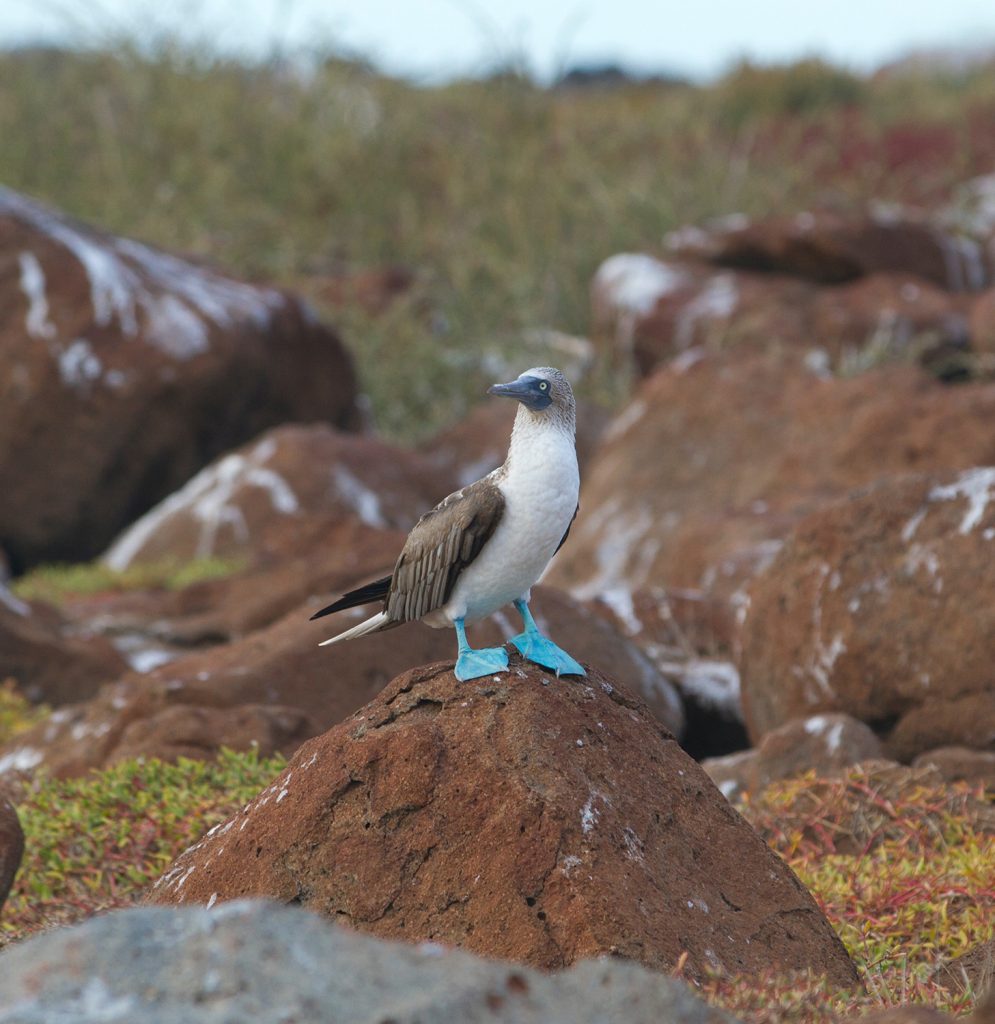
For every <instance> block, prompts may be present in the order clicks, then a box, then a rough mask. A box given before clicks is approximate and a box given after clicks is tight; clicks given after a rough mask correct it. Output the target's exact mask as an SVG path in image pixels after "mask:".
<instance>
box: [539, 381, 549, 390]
mask: <svg viewBox="0 0 995 1024" xmlns="http://www.w3.org/2000/svg"><path fill="white" fill-rule="evenodd" d="M539 390H540V391H548V390H549V385H548V384H547V383H546V382H545V381H543V382H542V383H541V384H540V385H539Z"/></svg>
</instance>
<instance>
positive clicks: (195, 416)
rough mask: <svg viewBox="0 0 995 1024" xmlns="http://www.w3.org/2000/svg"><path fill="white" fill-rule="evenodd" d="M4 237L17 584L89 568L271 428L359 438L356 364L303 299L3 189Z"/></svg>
mask: <svg viewBox="0 0 995 1024" xmlns="http://www.w3.org/2000/svg"><path fill="white" fill-rule="evenodd" d="M0 234H2V236H3V244H2V245H0V297H2V302H0V309H2V313H0V360H2V362H3V365H4V367H5V372H4V373H3V375H2V376H0V494H3V495H4V500H3V502H2V503H0V546H2V547H3V548H4V549H5V550H6V551H7V554H8V555H9V556H10V558H11V561H12V564H13V566H14V568H15V569H16V570H21V569H24V568H25V567H27V566H30V565H32V564H35V563H37V562H39V561H70V560H82V559H86V558H89V557H92V556H94V555H97V554H98V553H99V552H100V551H101V550H103V548H104V547H105V546H106V545H107V544H108V543H109V541H110V540H111V539H112V538H113V537H114V535H115V534H116V533H118V531H120V530H121V528H122V527H124V526H125V525H126V524H127V523H129V522H131V521H132V520H134V519H135V518H136V516H138V515H139V514H141V513H142V512H144V511H145V510H146V509H148V508H150V507H151V506H152V505H154V504H155V503H156V502H157V501H159V500H160V499H161V498H163V497H164V496H165V495H167V494H170V493H171V492H172V491H174V490H175V489H176V488H177V487H179V486H180V485H181V484H183V483H184V482H185V481H187V480H189V479H190V477H191V476H193V475H194V473H196V472H197V471H198V470H199V469H200V468H201V467H202V466H204V465H205V464H206V463H207V462H209V461H210V460H211V459H212V458H214V457H215V456H217V455H218V454H219V453H221V452H224V451H228V450H230V449H231V448H233V447H235V446H236V445H238V444H242V443H243V442H245V441H246V440H247V439H249V438H251V437H254V436H256V435H257V434H259V433H260V432H261V431H262V430H264V429H266V428H267V427H269V426H272V425H274V424H276V423H282V422H285V421H288V420H298V421H300V420H304V421H312V420H326V421H328V422H331V423H334V424H335V425H337V426H340V427H351V426H353V425H355V424H356V423H357V412H356V385H355V377H354V373H353V368H352V363H351V360H350V358H349V356H348V354H347V352H346V351H345V349H344V347H343V346H342V344H341V342H340V341H339V339H338V337H337V336H336V335H335V334H334V333H333V332H332V331H330V330H329V329H327V328H325V327H322V326H321V325H320V324H319V323H318V322H317V321H316V319H315V318H314V315H313V314H312V312H311V311H310V309H309V308H308V307H307V306H305V305H304V304H303V303H302V302H301V301H300V300H298V299H297V298H295V297H293V296H291V295H288V294H286V293H283V292H280V291H277V290H275V289H272V288H265V287H261V286H256V285H252V284H247V283H244V282H241V281H236V280H233V279H232V278H229V277H226V276H224V275H222V274H220V273H217V272H216V271H213V270H209V269H207V268H205V267H202V266H198V265H196V264H194V263H191V262H189V261H186V260H183V259H179V258H177V257H175V256H171V255H169V254H167V253H164V252H160V251H158V250H156V249H153V248H151V247H149V246H146V245H143V244H141V243H139V242H135V241H132V240H130V239H126V238H118V237H115V236H113V235H109V234H105V233H103V232H101V231H98V230H96V229H94V228H90V227H87V226H85V225H83V224H80V223H78V222H76V221H74V220H72V219H70V218H69V217H66V216H64V215H62V214H61V213H58V212H57V211H54V210H52V209H49V208H48V207H45V206H43V205H41V204H40V203H37V202H35V201H34V200H32V199H29V198H27V197H25V196H22V195H19V194H17V193H16V192H13V191H11V190H9V189H0ZM39 467H44V472H39Z"/></svg>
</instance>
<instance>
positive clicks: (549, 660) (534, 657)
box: [511, 630, 587, 676]
mask: <svg viewBox="0 0 995 1024" xmlns="http://www.w3.org/2000/svg"><path fill="white" fill-rule="evenodd" d="M511 642H512V643H513V644H514V645H515V646H516V647H517V648H518V650H519V651H520V652H521V654H522V657H523V658H527V659H528V660H529V661H533V662H535V663H536V664H537V665H542V666H543V668H548V669H551V670H552V671H553V672H555V673H556V674H557V676H584V675H587V673H586V672H585V671H584V668H583V666H582V665H581V664H580V662H578V661H574V659H573V658H571V657H570V655H569V654H567V652H566V651H565V650H563V648H562V647H557V646H556V644H554V643H553V641H552V640H547V639H546V637H544V636H543V635H542V634H541V633H537V632H531V631H529V630H526V631H525V632H524V633H519V634H518V636H516V637H514V638H513V639H512V641H511Z"/></svg>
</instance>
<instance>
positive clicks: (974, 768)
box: [912, 747, 995, 793]
mask: <svg viewBox="0 0 995 1024" xmlns="http://www.w3.org/2000/svg"><path fill="white" fill-rule="evenodd" d="M912 765H913V767H919V766H921V765H928V766H930V767H932V768H935V769H936V770H937V771H938V772H939V773H940V774H941V775H942V776H943V777H944V778H945V779H947V780H948V781H949V782H970V783H972V784H974V785H979V784H980V785H981V786H983V787H984V788H985V789H990V790H991V791H992V792H993V793H995V750H972V749H971V748H970V747H937V748H936V749H935V750H927V751H926V753H925V754H919V755H918V757H916V758H915V759H914V760H913V762H912Z"/></svg>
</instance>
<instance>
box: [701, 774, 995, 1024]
mask: <svg viewBox="0 0 995 1024" xmlns="http://www.w3.org/2000/svg"><path fill="white" fill-rule="evenodd" d="M740 810H741V811H742V812H743V814H744V815H745V816H746V817H747V819H748V820H749V821H750V822H751V824H752V825H753V826H754V827H755V828H756V829H757V830H758V831H759V832H760V834H761V835H762V836H763V837H764V838H765V839H766V841H767V842H768V844H769V845H770V846H771V847H772V848H773V849H774V850H775V851H776V852H777V853H778V854H780V855H781V856H782V857H783V858H784V859H785V860H786V861H787V862H788V864H790V865H791V867H792V869H793V870H794V871H795V873H796V874H797V875H798V877H799V878H800V879H801V881H802V883H803V884H804V885H805V886H806V887H807V888H808V889H809V891H810V892H811V893H812V894H813V896H815V898H816V901H817V902H818V903H819V905H820V906H821V907H822V909H823V911H824V912H825V913H826V916H827V917H828V918H829V921H830V923H831V924H832V925H833V927H834V928H835V929H836V932H837V933H838V934H839V936H840V938H841V939H842V940H843V943H844V944H845V945H846V947H847V950H848V952H849V953H850V955H851V957H852V958H853V960H854V963H855V964H856V965H857V970H858V972H859V974H860V977H861V980H862V982H863V983H864V986H865V988H866V991H864V992H842V993H841V992H833V991H832V990H830V989H828V988H826V986H825V985H824V983H823V982H821V981H819V980H817V979H809V978H805V977H792V978H785V977H777V976H774V975H771V976H770V977H768V978H766V979H763V980H762V981H761V983H759V984H758V983H757V981H756V979H749V980H746V979H736V978H725V979H722V978H716V979H714V980H713V981H712V982H710V983H709V984H708V985H707V986H706V991H705V993H704V994H705V995H706V998H708V999H709V1000H710V1001H714V1002H718V1003H721V1004H722V1005H723V1006H725V1007H727V1008H728V1009H729V1010H730V1011H731V1012H733V1013H736V1014H738V1015H739V1016H741V1017H742V1018H743V1019H744V1020H747V1021H761V1020H763V1021H766V1022H771V1021H774V1022H776V1021H813V1020H830V1019H832V1017H833V1015H835V1014H839V1015H841V1016H850V1015H853V1014H855V1013H857V1012H860V1011H862V1010H869V1009H877V1008H883V1007H888V1006H896V1005H903V1004H906V1003H921V1004H924V1005H928V1006H933V1007H936V1008H938V1009H941V1010H946V1011H947V1012H950V1013H954V1014H961V1013H966V1012H968V1011H969V1010H970V1009H971V1007H972V1006H973V1005H974V1002H975V999H976V998H977V995H978V993H974V992H972V991H971V990H970V989H968V990H965V991H952V990H950V989H948V988H945V987H943V985H941V984H940V983H939V982H938V981H937V980H934V977H933V975H934V972H935V970H936V969H937V968H938V967H939V966H941V965H943V964H945V963H947V962H949V961H950V960H952V959H954V958H955V957H957V956H960V955H961V954H962V953H965V952H967V951H968V950H969V949H971V948H973V947H975V946H977V945H980V944H981V943H982V942H985V941H987V940H988V939H990V938H991V934H992V924H991V923H992V921H993V920H995V859H993V854H992V851H993V848H995V841H993V837H995V804H993V801H992V798H991V794H990V793H989V794H988V795H987V796H986V794H985V793H984V791H983V789H981V788H977V787H975V788H972V787H971V786H969V785H967V784H966V783H958V784H954V785H951V784H948V783H945V782H943V781H942V779H940V778H939V776H938V774H937V773H936V772H935V770H933V769H931V768H925V769H922V770H913V769H908V768H899V767H896V766H884V765H877V766H874V765H867V766H858V767H856V768H854V769H851V770H850V771H849V772H848V773H847V774H846V775H844V776H842V777H840V778H837V779H820V778H816V777H815V775H814V773H809V774H807V775H805V776H803V777H801V778H797V779H792V780H788V781H785V782H780V783H775V784H774V785H773V786H771V787H769V788H768V789H767V790H765V791H764V792H763V793H762V794H760V795H759V796H757V797H754V798H753V799H748V800H747V801H746V802H745V803H744V805H743V806H742V807H741V808H740Z"/></svg>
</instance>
